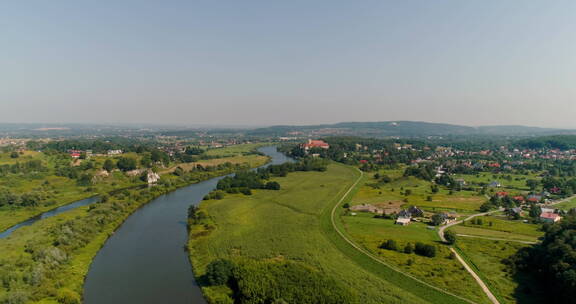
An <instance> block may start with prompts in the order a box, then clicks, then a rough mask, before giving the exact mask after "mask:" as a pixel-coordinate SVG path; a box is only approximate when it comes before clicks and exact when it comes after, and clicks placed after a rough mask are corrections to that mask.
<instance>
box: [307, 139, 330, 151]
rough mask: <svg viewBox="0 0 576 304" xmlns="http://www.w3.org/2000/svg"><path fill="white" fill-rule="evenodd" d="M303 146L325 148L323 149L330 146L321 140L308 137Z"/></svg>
mask: <svg viewBox="0 0 576 304" xmlns="http://www.w3.org/2000/svg"><path fill="white" fill-rule="evenodd" d="M304 148H325V149H328V148H330V145H328V144H327V143H326V142H325V141H323V140H313V139H309V140H308V142H307V143H305V144H304Z"/></svg>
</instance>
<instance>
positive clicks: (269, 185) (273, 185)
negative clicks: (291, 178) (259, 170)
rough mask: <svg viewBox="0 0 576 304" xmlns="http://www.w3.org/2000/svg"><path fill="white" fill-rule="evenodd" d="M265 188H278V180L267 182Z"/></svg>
mask: <svg viewBox="0 0 576 304" xmlns="http://www.w3.org/2000/svg"><path fill="white" fill-rule="evenodd" d="M265 188H266V189H268V190H280V184H279V183H278V182H267V183H266V186H265Z"/></svg>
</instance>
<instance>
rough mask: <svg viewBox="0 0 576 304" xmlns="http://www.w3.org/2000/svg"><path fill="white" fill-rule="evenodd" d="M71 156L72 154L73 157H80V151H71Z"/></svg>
mask: <svg viewBox="0 0 576 304" xmlns="http://www.w3.org/2000/svg"><path fill="white" fill-rule="evenodd" d="M70 156H72V157H80V153H78V152H72V153H70Z"/></svg>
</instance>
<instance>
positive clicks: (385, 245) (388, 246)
mask: <svg viewBox="0 0 576 304" xmlns="http://www.w3.org/2000/svg"><path fill="white" fill-rule="evenodd" d="M380 248H382V249H388V250H398V244H396V241H395V240H387V241H386V242H384V243H382V245H380Z"/></svg>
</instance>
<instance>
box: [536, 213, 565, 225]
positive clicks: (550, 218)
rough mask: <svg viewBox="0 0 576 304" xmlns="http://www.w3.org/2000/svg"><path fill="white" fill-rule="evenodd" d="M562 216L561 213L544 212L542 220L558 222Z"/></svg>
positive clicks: (541, 216) (541, 215)
mask: <svg viewBox="0 0 576 304" xmlns="http://www.w3.org/2000/svg"><path fill="white" fill-rule="evenodd" d="M561 219H562V217H561V216H560V214H556V213H551V212H542V213H541V214H540V220H541V221H543V222H545V223H556V222H558V221H560V220H561Z"/></svg>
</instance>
